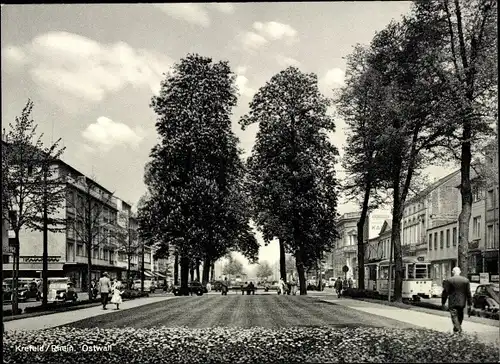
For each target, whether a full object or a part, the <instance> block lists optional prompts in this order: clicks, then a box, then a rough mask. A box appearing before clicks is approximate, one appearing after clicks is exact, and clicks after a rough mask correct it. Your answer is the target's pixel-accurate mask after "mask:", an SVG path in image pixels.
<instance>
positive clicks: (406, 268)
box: [376, 257, 432, 300]
mask: <svg viewBox="0 0 500 364" xmlns="http://www.w3.org/2000/svg"><path fill="white" fill-rule="evenodd" d="M430 266H431V263H430V262H427V261H425V260H424V259H423V257H403V292H402V296H403V299H413V300H419V299H420V297H424V298H429V297H431V296H432V278H430ZM391 269H392V272H391V295H393V294H394V275H395V264H394V262H393V263H392V264H391ZM376 285H377V292H378V293H379V294H380V295H381V296H388V295H389V260H388V259H387V260H383V261H381V262H379V263H378V274H377V281H376Z"/></svg>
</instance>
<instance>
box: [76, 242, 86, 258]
mask: <svg viewBox="0 0 500 364" xmlns="http://www.w3.org/2000/svg"><path fill="white" fill-rule="evenodd" d="M76 256H78V257H84V256H85V252H84V251H83V244H76Z"/></svg>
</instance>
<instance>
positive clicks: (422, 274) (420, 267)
mask: <svg viewBox="0 0 500 364" xmlns="http://www.w3.org/2000/svg"><path fill="white" fill-rule="evenodd" d="M427 267H428V266H427V264H415V278H417V279H418V278H428V277H429V276H428V273H429V272H428V270H427Z"/></svg>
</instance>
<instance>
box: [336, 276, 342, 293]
mask: <svg viewBox="0 0 500 364" xmlns="http://www.w3.org/2000/svg"><path fill="white" fill-rule="evenodd" d="M335 291H336V292H337V297H338V298H340V296H342V278H340V277H338V278H337V280H336V281H335Z"/></svg>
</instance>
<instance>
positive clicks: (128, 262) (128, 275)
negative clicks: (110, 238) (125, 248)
mask: <svg viewBox="0 0 500 364" xmlns="http://www.w3.org/2000/svg"><path fill="white" fill-rule="evenodd" d="M131 260H132V256H131V255H130V254H128V253H127V284H126V286H127V288H128V289H132V287H131V284H130V261H131Z"/></svg>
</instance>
